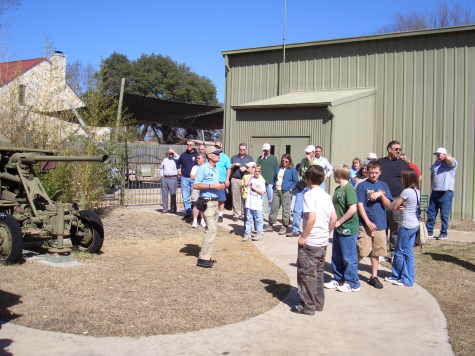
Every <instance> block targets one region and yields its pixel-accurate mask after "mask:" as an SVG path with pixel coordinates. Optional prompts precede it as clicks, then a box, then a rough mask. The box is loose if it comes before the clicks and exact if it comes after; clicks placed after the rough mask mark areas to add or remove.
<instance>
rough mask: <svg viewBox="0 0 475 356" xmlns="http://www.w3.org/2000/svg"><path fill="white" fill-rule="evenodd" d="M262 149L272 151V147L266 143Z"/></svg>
mask: <svg viewBox="0 0 475 356" xmlns="http://www.w3.org/2000/svg"><path fill="white" fill-rule="evenodd" d="M262 149H263V150H264V151H270V145H269V144H268V143H267V142H266V143H264V144H263V145H262Z"/></svg>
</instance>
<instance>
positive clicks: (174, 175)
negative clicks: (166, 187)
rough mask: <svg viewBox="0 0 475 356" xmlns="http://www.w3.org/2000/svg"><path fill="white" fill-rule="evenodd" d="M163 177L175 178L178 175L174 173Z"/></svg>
mask: <svg viewBox="0 0 475 356" xmlns="http://www.w3.org/2000/svg"><path fill="white" fill-rule="evenodd" d="M164 177H165V178H176V177H178V176H177V175H176V174H175V175H174V176H164Z"/></svg>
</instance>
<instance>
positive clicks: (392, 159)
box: [377, 140, 409, 250]
mask: <svg viewBox="0 0 475 356" xmlns="http://www.w3.org/2000/svg"><path fill="white" fill-rule="evenodd" d="M386 150H387V151H388V155H387V156H386V157H384V158H381V159H379V160H378V161H377V162H378V163H379V165H380V167H381V176H380V177H379V180H381V181H383V182H384V183H386V184H387V185H388V186H389V191H390V192H391V195H392V197H393V199H394V200H396V199H397V198H399V195H401V192H402V188H403V187H402V183H401V176H402V171H403V169H408V168H409V166H408V165H407V163H406V162H404V161H403V160H402V159H401V157H400V156H401V144H400V143H399V142H398V141H396V140H392V141H390V142H389V143H388V145H387V146H386ZM400 220H401V214H400V211H399V210H387V221H388V225H389V230H390V235H389V246H390V249H391V250H394V248H395V246H396V243H397V236H398V231H399V223H400Z"/></svg>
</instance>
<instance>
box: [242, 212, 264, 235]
mask: <svg viewBox="0 0 475 356" xmlns="http://www.w3.org/2000/svg"><path fill="white" fill-rule="evenodd" d="M245 224H246V226H245V230H244V235H250V234H251V233H252V228H253V227H254V224H255V227H256V232H257V233H262V231H263V230H264V214H263V213H262V210H251V209H247V208H246V222H245Z"/></svg>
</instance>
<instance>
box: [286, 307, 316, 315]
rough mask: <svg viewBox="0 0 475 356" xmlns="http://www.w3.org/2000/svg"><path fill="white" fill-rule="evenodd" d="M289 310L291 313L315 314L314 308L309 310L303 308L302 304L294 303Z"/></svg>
mask: <svg viewBox="0 0 475 356" xmlns="http://www.w3.org/2000/svg"><path fill="white" fill-rule="evenodd" d="M290 311H291V312H292V313H297V314H304V315H315V311H314V310H309V309H305V307H304V306H303V305H302V304H298V305H294V306H293V307H292V308H291V309H290Z"/></svg>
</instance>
